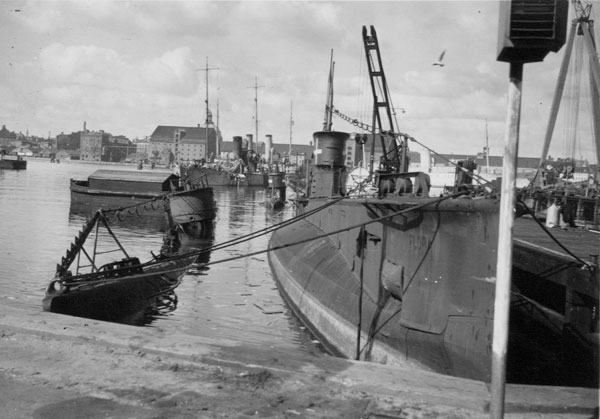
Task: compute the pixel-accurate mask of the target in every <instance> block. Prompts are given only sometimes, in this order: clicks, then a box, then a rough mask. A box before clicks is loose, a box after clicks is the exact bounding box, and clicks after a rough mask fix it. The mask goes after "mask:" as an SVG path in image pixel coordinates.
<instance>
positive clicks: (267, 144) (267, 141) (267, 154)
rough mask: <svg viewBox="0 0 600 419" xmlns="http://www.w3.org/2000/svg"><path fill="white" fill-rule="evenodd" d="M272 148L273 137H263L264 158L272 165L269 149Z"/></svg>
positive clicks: (268, 135)
mask: <svg viewBox="0 0 600 419" xmlns="http://www.w3.org/2000/svg"><path fill="white" fill-rule="evenodd" d="M272 148H273V136H272V135H270V134H267V135H265V158H266V159H267V161H268V162H269V164H271V163H273V162H272V161H271V160H272V159H271V149H272Z"/></svg>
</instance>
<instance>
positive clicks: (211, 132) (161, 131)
mask: <svg viewBox="0 0 600 419" xmlns="http://www.w3.org/2000/svg"><path fill="white" fill-rule="evenodd" d="M176 130H180V131H185V136H183V138H182V139H181V142H183V143H193V142H197V141H201V140H202V141H205V140H206V127H180V126H174V125H158V126H157V127H156V129H155V130H154V132H153V133H152V135H151V136H150V140H149V141H150V142H151V143H157V142H160V143H164V142H165V140H171V141H172V140H173V139H174V138H175V131H176ZM208 137H209V138H215V128H214V127H208Z"/></svg>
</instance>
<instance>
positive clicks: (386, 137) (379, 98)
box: [362, 26, 408, 172]
mask: <svg viewBox="0 0 600 419" xmlns="http://www.w3.org/2000/svg"><path fill="white" fill-rule="evenodd" d="M362 34H363V43H364V47H365V54H366V58H367V66H368V70H369V78H370V80H371V89H372V93H373V127H374V128H377V129H378V132H376V133H374V134H376V135H375V136H374V141H375V137H378V138H379V140H380V142H381V146H382V151H383V161H382V164H383V166H384V170H385V171H393V172H407V171H408V159H407V156H408V146H407V140H406V139H405V138H403V137H399V136H398V135H397V134H395V130H394V120H393V118H392V106H391V103H390V95H389V90H388V86H387V81H386V79H385V73H384V71H383V64H382V61H381V53H380V51H379V42H378V41H377V33H376V32H375V28H374V27H373V26H371V27H370V33H368V31H367V27H366V26H363V32H362Z"/></svg>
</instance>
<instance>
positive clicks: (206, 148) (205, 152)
mask: <svg viewBox="0 0 600 419" xmlns="http://www.w3.org/2000/svg"><path fill="white" fill-rule="evenodd" d="M205 103H206V120H205V121H204V127H205V134H206V146H205V147H204V160H208V57H206V100H205Z"/></svg>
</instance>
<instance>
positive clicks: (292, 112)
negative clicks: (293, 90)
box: [288, 100, 294, 161]
mask: <svg viewBox="0 0 600 419" xmlns="http://www.w3.org/2000/svg"><path fill="white" fill-rule="evenodd" d="M293 126H294V101H293V100H292V101H291V102H290V150H289V152H288V156H290V157H289V158H290V161H291V160H292V127H293Z"/></svg>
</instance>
